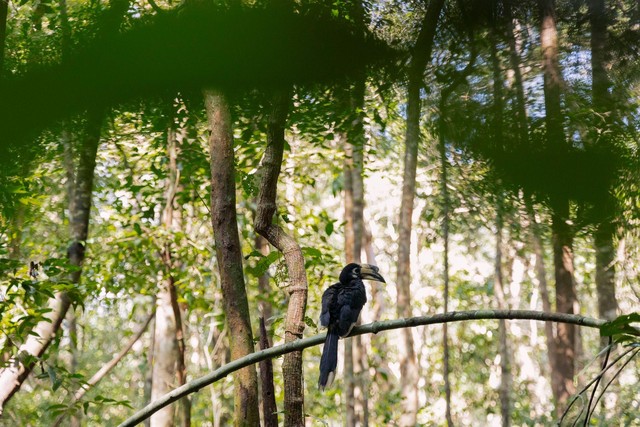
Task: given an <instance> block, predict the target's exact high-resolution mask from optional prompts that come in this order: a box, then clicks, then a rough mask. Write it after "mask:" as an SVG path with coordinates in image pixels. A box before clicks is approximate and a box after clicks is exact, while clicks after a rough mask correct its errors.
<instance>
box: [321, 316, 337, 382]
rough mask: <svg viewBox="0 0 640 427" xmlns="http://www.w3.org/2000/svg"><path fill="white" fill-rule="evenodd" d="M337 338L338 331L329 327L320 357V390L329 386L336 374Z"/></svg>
mask: <svg viewBox="0 0 640 427" xmlns="http://www.w3.org/2000/svg"><path fill="white" fill-rule="evenodd" d="M339 338H340V336H339V335H338V333H337V332H335V331H334V330H332V328H329V331H328V332H327V338H326V339H325V341H324V348H323V349H322V358H320V380H318V388H319V389H320V390H322V391H324V389H325V388H327V387H330V386H331V383H333V379H334V378H335V376H336V368H337V366H338V339H339Z"/></svg>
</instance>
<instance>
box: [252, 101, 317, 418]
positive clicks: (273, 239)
mask: <svg viewBox="0 0 640 427" xmlns="http://www.w3.org/2000/svg"><path fill="white" fill-rule="evenodd" d="M290 100H291V99H290V94H289V93H288V92H279V93H277V94H275V95H274V96H273V98H272V107H271V113H270V115H269V126H268V131H267V139H268V140H267V149H266V150H265V153H264V157H263V159H262V178H261V183H260V191H259V194H258V206H257V211H256V219H255V224H254V226H255V229H256V231H257V232H258V233H260V234H261V235H262V236H264V237H265V238H266V239H267V240H268V241H269V243H271V244H272V245H273V246H275V247H276V248H278V250H279V251H280V252H282V254H283V255H284V259H285V263H286V265H287V271H288V272H289V283H288V285H287V287H286V291H287V292H288V294H289V305H288V307H287V314H286V317H285V322H284V323H285V325H284V327H285V338H284V339H285V342H292V341H295V340H298V339H300V338H302V333H303V331H304V327H305V323H304V313H305V311H306V308H307V289H308V287H307V274H306V271H305V269H304V258H303V256H302V250H301V249H300V246H299V245H298V243H297V242H296V241H295V240H294V239H293V237H291V236H289V235H288V234H286V233H285V231H284V230H283V229H282V228H281V227H279V226H278V225H276V224H273V215H274V213H275V211H276V195H277V187H278V176H279V175H280V168H281V166H282V156H283V150H284V131H285V126H286V120H287V115H288V111H289V103H290ZM282 373H283V379H284V425H285V427H302V426H304V387H303V386H304V382H303V379H304V377H303V371H302V352H301V351H295V352H292V353H288V354H286V355H285V356H284V361H283V363H282Z"/></svg>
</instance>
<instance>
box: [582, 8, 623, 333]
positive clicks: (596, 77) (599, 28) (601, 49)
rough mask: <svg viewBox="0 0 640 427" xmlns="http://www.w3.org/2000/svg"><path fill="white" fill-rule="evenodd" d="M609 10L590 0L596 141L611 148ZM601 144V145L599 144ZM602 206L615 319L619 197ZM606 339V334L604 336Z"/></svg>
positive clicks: (603, 248) (601, 241) (601, 256)
mask: <svg viewBox="0 0 640 427" xmlns="http://www.w3.org/2000/svg"><path fill="white" fill-rule="evenodd" d="M607 16H608V15H607V10H606V7H605V2H604V0H590V1H589V19H590V22H591V70H592V71H591V72H592V79H591V90H592V99H593V109H594V110H595V111H596V112H598V113H599V114H598V117H602V118H603V119H602V122H601V123H599V125H600V126H599V127H600V129H599V132H598V134H599V139H598V141H596V144H598V145H600V146H601V147H602V149H603V150H607V149H608V145H610V143H611V141H610V138H609V137H608V135H609V132H608V129H607V127H608V125H609V124H610V123H611V122H612V121H613V114H614V112H613V111H612V102H611V99H610V98H611V97H610V95H609V86H610V85H611V83H610V81H609V76H608V75H607V66H608V62H609V61H608V58H607V44H608V43H607V42H608V40H607ZM598 148H599V147H598ZM601 200H603V202H602V205H601V206H597V207H596V208H597V210H598V213H599V215H598V220H599V222H598V224H597V225H596V231H595V233H594V246H595V248H596V290H597V292H598V315H599V317H600V318H601V319H614V318H615V317H616V314H617V309H618V304H617V301H616V288H615V280H614V279H615V245H614V237H615V225H614V224H613V222H614V212H613V210H614V209H613V207H614V206H615V205H616V201H615V200H614V199H613V197H612V196H611V194H604V195H602V197H601ZM602 340H603V343H604V342H606V338H605V337H603V339H602Z"/></svg>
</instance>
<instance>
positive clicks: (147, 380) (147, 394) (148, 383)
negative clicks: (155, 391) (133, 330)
mask: <svg viewBox="0 0 640 427" xmlns="http://www.w3.org/2000/svg"><path fill="white" fill-rule="evenodd" d="M154 313H155V311H154ZM149 329H150V330H151V333H150V334H149V335H150V339H149V348H148V350H147V371H146V372H145V376H144V401H145V402H147V404H148V403H151V388H152V387H153V349H154V348H155V336H156V334H155V329H156V322H155V315H154V318H153V319H151V323H150V326H149ZM144 425H145V427H150V426H151V417H149V418H147V419H145V420H144Z"/></svg>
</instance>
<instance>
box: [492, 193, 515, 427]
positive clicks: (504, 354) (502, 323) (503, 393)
mask: <svg viewBox="0 0 640 427" xmlns="http://www.w3.org/2000/svg"><path fill="white" fill-rule="evenodd" d="M498 197H500V195H498ZM502 211H503V208H502V203H501V201H500V199H499V200H498V205H497V207H496V258H495V274H494V278H495V293H496V302H497V305H498V310H505V309H508V308H509V304H508V303H507V300H506V297H505V292H504V275H503V274H502V245H503V238H502V229H503V217H502ZM498 334H499V340H500V344H499V349H500V390H499V394H500V411H501V416H502V426H503V427H508V426H510V425H511V383H512V378H511V363H510V358H511V357H510V352H509V344H508V341H507V338H508V337H507V323H506V320H504V319H500V320H499V321H498Z"/></svg>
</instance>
